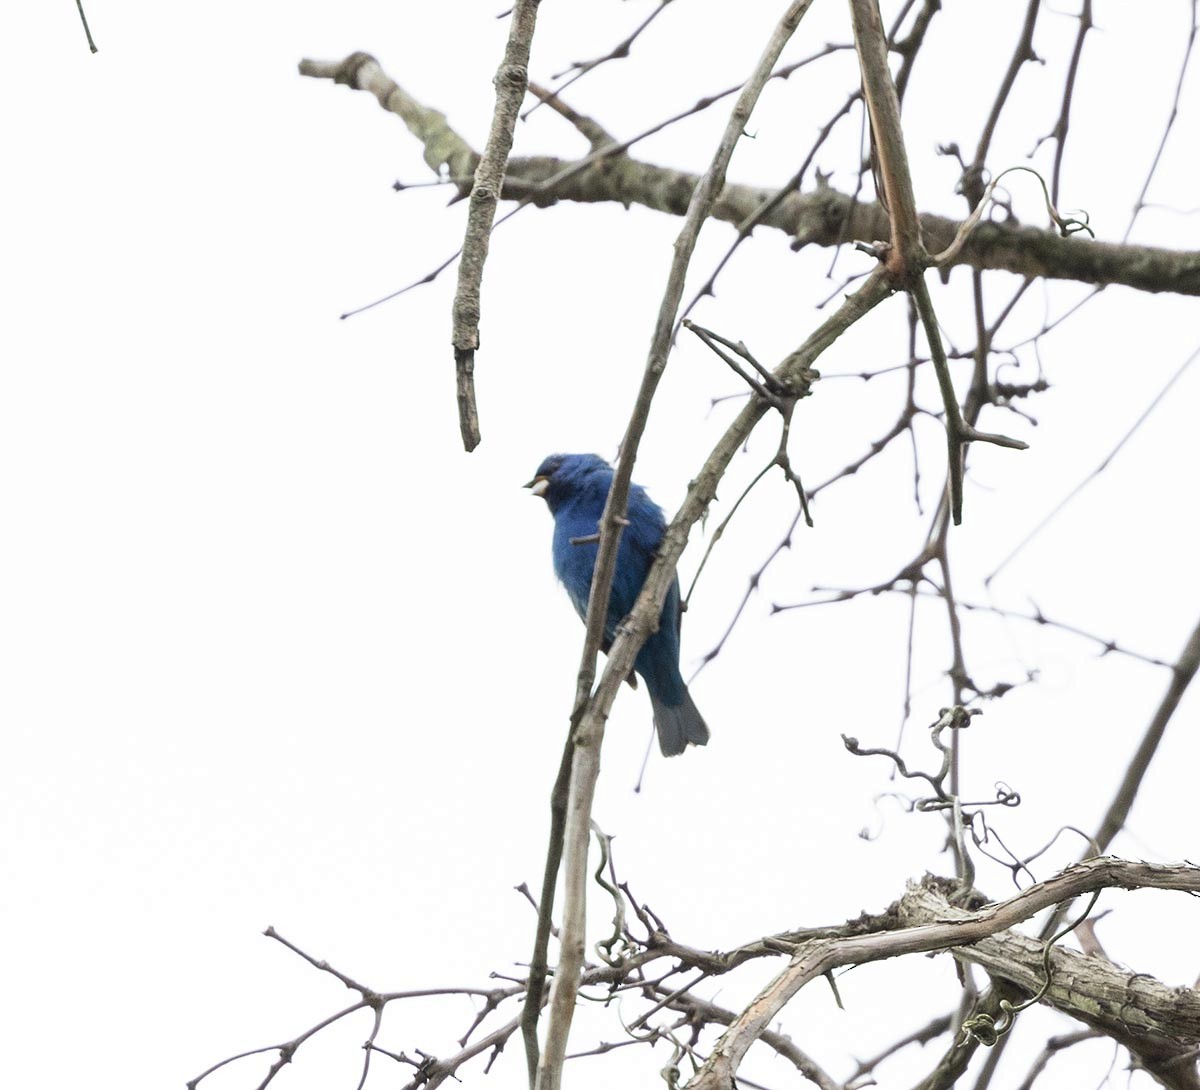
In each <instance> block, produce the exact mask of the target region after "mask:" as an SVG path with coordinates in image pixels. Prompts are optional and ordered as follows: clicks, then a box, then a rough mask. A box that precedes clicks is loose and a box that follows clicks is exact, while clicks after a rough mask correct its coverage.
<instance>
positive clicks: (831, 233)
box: [300, 53, 1200, 295]
mask: <svg viewBox="0 0 1200 1090" xmlns="http://www.w3.org/2000/svg"><path fill="white" fill-rule="evenodd" d="M300 73H301V75H306V76H312V77H316V78H323V79H332V80H334V81H335V82H337V83H344V84H347V85H348V86H351V87H354V88H356V89H359V90H366V91H370V92H371V93H372V94H374V95H375V97H376V98H377V99H378V100H379V102H380V105H381V106H382V107H383V108H384V109H386V110H388V111H389V112H391V113H395V114H397V116H399V117H401V119H402V120H404V122H405V124H406V125H408V127H409V129H410V131H412V132H413V134H414V135H415V136H416V137H417V138H418V139H419V140H421V142H422V144H423V145H424V148H425V159H426V162H430V163H431V165H432V166H433V168H434V169H435V170H437V169H439V167H440V166H441V164H443V163H444V164H446V166H447V168H448V169H449V172H450V176H451V177H452V178H460V177H465V176H470V174H471V172H472V171H473V170H474V164H475V163H476V162H478V155H477V153H475V152H474V151H472V149H471V148H470V147H469V146H468V145H466V143H465V142H463V141H462V138H461V137H460V136H458V134H457V133H455V132H454V130H453V129H451V128H450V127H449V126H448V125H447V124H446V119H445V116H444V115H443V114H441V113H439V112H438V111H437V110H433V109H431V108H429V107H427V106H423V105H421V104H420V103H417V102H416V100H415V99H413V98H412V97H411V96H410V95H408V94H407V93H406V92H405V91H403V90H402V89H401V88H400V87H398V86H397V85H396V84H395V82H394V81H392V80H391V79H390V78H389V77H387V76H386V75H384V73H383V72H382V70H381V69H380V68H379V65H378V64H377V63H376V62H375V61H374V59H373V58H371V57H370V56H369V55H367V54H365V53H355V54H352V55H351V56H350V57H348V58H346V60H344V61H311V60H305V61H302V62H301V64H300ZM588 158H589V159H591V162H590V163H588V165H586V166H583V163H584V160H569V159H561V158H557V157H554V156H535V157H528V158H521V157H517V158H514V159H510V160H509V163H508V171H507V173H506V175H505V179H504V185H503V187H502V190H501V197H502V198H503V199H505V200H528V201H530V202H531V203H534V204H539V205H550V204H554V203H556V202H557V201H575V202H579V203H588V204H594V203H619V204H622V205H625V206H629V205H631V204H637V205H641V206H642V207H645V208H651V209H654V210H655V211H659V212H669V213H671V214H672V215H677V216H682V215H683V214H684V213H685V212H686V211H687V207H688V203H689V201H690V200H691V195H692V191H693V190H694V189H695V188H696V184H697V182H698V180H699V178H698V176H697V175H696V174H692V173H689V172H688V171H682V170H672V169H669V168H667V167H660V166H656V165H654V164H652V163H645V162H641V161H639V160H637V159H633V158H631V157H629V156H627V155H623V154H619V153H607V152H605V151H603V150H602V151H601V152H600V153H596V154H595V155H594V156H589V157H588ZM577 167H579V168H581V169H578V170H577V171H575V170H574V168H577ZM568 171H574V172H573V173H571V174H570V176H569V177H565V178H562V179H561V180H559V181H556V182H555V183H554V185H553V186H552V187H549V188H547V185H546V184H547V183H548V182H550V181H551V180H552V179H556V178H558V177H559V176H561V175H563V174H564V173H565V172H568ZM774 191H775V187H774V186H771V187H762V186H753V185H739V184H734V183H731V184H727V185H726V186H725V188H724V190H722V192H721V194H720V196H719V197H718V198H717V200H716V203H715V204H714V205H713V210H712V216H713V218H714V219H718V220H722V221H724V222H726V223H732V224H734V225H737V224H740V223H743V222H745V221H746V220H747V219H748V218H749V217H751V216H753V215H754V214H755V212H756V211H758V210H759V209H760V208H761V206H762V205H763V203H764V202H765V201H766V200H767V199H768V198H769V197H770V196H771V194H772V193H774ZM761 223H762V224H763V225H764V226H766V227H770V228H774V229H775V230H780V231H784V232H786V233H787V234H788V235H789V236H790V237H791V238H792V239H793V246H794V247H795V248H796V249H800V248H801V247H803V246H810V245H811V246H823V247H832V246H839V245H841V244H843V243H846V242H853V241H855V240H857V239H868V240H870V239H882V238H888V237H890V223H889V219H888V214H887V211H886V210H885V209H884V208H883V206H882V205H880V204H878V203H872V202H865V203H864V202H860V201H856V200H854V199H853V198H852V197H851V196H850V195H849V194H846V193H841V192H839V191H838V190H836V189H833V188H831V187H829V186H828V185H819V186H818V187H817V188H816V189H815V190H813V191H810V192H808V193H790V194H788V195H787V196H786V197H784V198H783V200H781V201H780V202H779V203H778V204H777V205H776V206H775V207H773V208H772V209H771V210H770V211H769V212H768V213H766V214H765V215H764V216H763V217H762V220H761ZM959 227H960V221H959V220H956V219H952V218H951V217H949V216H941V215H935V214H933V213H922V214H921V215H920V229H921V234H922V237H923V238H924V240H925V245H926V246H927V247H928V248H929V250H930V251H931V252H934V253H939V252H941V251H942V250H945V249H947V248H948V247H949V246H950V245H951V243H953V241H954V238H955V235H956V234H957V233H958V229H959ZM953 264H954V265H966V266H969V267H971V268H975V269H984V270H987V269H996V270H1003V271H1005V272H1011V273H1015V274H1016V275H1018V276H1025V277H1033V278H1036V277H1043V278H1046V279H1051V280H1074V281H1077V282H1079V283H1084V284H1120V285H1123V286H1125V287H1129V288H1134V289H1136V290H1138V291H1148V292H1173V293H1176V294H1179V295H1200V252H1197V251H1186V250H1164V249H1161V248H1156V247H1152V246H1131V245H1125V244H1122V243H1116V242H1096V241H1092V240H1088V239H1082V238H1077V237H1072V238H1062V237H1061V236H1059V235H1058V234H1057V233H1056V232H1055V231H1047V230H1044V229H1042V228H1038V227H1027V226H1023V225H1021V224H1019V223H1017V222H1016V221H1015V220H1008V221H1006V222H1003V223H991V222H989V223H981V224H980V225H979V226H978V227H977V228H976V229H975V231H974V232H972V234H971V237H970V239H969V240H968V241H967V243H966V245H965V246H963V248H962V250H961V251H960V252H959V253H958V254H957V256H956V257H955V259H954V262H953Z"/></svg>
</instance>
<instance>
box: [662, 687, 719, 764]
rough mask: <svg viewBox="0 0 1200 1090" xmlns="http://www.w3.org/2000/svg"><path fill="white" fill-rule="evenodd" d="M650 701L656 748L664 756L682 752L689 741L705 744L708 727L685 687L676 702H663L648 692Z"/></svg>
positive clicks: (699, 744) (698, 744)
mask: <svg viewBox="0 0 1200 1090" xmlns="http://www.w3.org/2000/svg"><path fill="white" fill-rule="evenodd" d="M647 688H649V686H647ZM650 703H651V704H652V705H653V707H654V726H655V727H656V728H657V729H658V748H659V749H661V750H662V752H663V756H664V757H674V756H676V755H677V754H679V753H682V752H683V751H684V750H685V749H687V746H688V743H689V742H691V743H692V744H693V745H697V746H702V745H705V744H707V742H708V727H707V726H706V725H705V722H704V717H703V716H702V715H701V714H700V712H699V711H698V710H697V708H696V705H695V704H694V703H693V702H692V694H691V693H689V692H688V691H687V689H684V690H683V700H682V701H681V702H680V703H678V704H675V705H671V704H664V703H663V702H662V701H661V700H659V699H658V698H657V697H656V696H655V695H654V693H651V694H650Z"/></svg>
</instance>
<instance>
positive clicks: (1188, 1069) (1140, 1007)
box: [900, 883, 1200, 1090]
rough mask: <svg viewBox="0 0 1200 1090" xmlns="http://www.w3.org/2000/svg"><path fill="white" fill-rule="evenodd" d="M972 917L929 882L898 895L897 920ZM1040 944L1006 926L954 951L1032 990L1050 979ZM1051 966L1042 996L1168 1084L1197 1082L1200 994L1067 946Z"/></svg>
mask: <svg viewBox="0 0 1200 1090" xmlns="http://www.w3.org/2000/svg"><path fill="white" fill-rule="evenodd" d="M971 915H972V914H971V913H969V912H965V911H963V910H962V909H959V908H955V907H954V906H952V905H951V904H950V903H949V901H948V900H947V899H946V896H945V892H944V891H943V890H940V889H938V888H937V887H936V886H935V885H934V884H932V883H922V884H921V885H919V886H914V887H913V888H911V889H910V890H909V891H908V892H907V893H906V894H905V895H904V897H903V898H902V899H901V901H900V918H901V919H902V920H903V921H904V922H905V923H907V924H922V923H925V922H928V921H930V920H939V921H954V920H965V919H968V918H970V916H971ZM1043 949H1044V946H1043V943H1041V942H1039V941H1038V940H1036V939H1031V938H1028V937H1027V936H1025V935H1021V934H1018V933H1017V932H1014V931H1006V932H1002V933H999V934H995V935H992V936H990V937H988V938H984V939H981V940H980V941H978V942H976V943H973V944H972V945H970V946H961V947H957V948H956V949H955V950H954V956H955V957H956V958H958V959H959V960H960V961H967V962H971V963H972V964H975V965H980V966H982V967H983V968H984V969H986V970H987V971H988V973H990V974H991V975H992V976H994V977H1000V978H1001V979H1003V980H1007V981H1010V982H1011V983H1013V984H1015V985H1017V986H1018V987H1019V988H1021V990H1022V991H1024V992H1026V993H1028V994H1033V993H1035V992H1037V991H1038V990H1039V989H1040V988H1041V986H1042V982H1043V980H1044V979H1045V972H1044V970H1043V967H1042V962H1043ZM1050 964H1051V975H1050V987H1049V988H1048V989H1047V991H1046V994H1045V996H1043V998H1042V1002H1044V1003H1046V1004H1047V1005H1049V1006H1051V1007H1054V1008H1055V1009H1056V1010H1059V1011H1062V1012H1063V1013H1064V1014H1069V1015H1070V1016H1071V1017H1072V1018H1077V1019H1079V1020H1080V1021H1081V1022H1085V1023H1086V1024H1087V1025H1089V1026H1091V1027H1092V1028H1094V1029H1097V1030H1099V1031H1100V1032H1102V1033H1103V1034H1104V1035H1105V1036H1107V1037H1111V1038H1112V1039H1113V1040H1115V1041H1119V1042H1120V1043H1121V1044H1123V1045H1124V1046H1125V1047H1126V1048H1128V1049H1129V1050H1130V1052H1132V1053H1133V1054H1134V1056H1136V1057H1137V1058H1138V1060H1139V1061H1140V1062H1141V1064H1142V1065H1143V1066H1144V1067H1145V1068H1146V1070H1148V1071H1150V1072H1151V1074H1154V1075H1155V1076H1156V1077H1157V1078H1159V1080H1160V1081H1161V1082H1163V1083H1164V1084H1165V1085H1167V1086H1172V1087H1177V1088H1180V1090H1183V1088H1186V1090H1197V1088H1198V1087H1200V1081H1198V1080H1197V1076H1196V1065H1195V1060H1194V1058H1193V1060H1192V1062H1191V1063H1190V1064H1189V1063H1182V1062H1179V1061H1180V1058H1181V1057H1185V1056H1187V1054H1188V1053H1189V1052H1191V1051H1193V1050H1194V1049H1195V1047H1196V1043H1197V1042H1200V992H1198V991H1196V990H1195V989H1194V988H1172V987H1169V986H1168V985H1166V984H1162V983H1160V982H1159V981H1157V980H1155V979H1154V978H1153V977H1150V976H1147V975H1146V974H1145V973H1133V972H1129V971H1127V970H1124V969H1121V968H1118V967H1117V966H1116V965H1114V964H1113V963H1112V962H1110V961H1107V960H1105V959H1104V958H1102V957H1091V956H1088V955H1085V954H1081V953H1079V952H1078V951H1075V950H1071V949H1068V948H1065V947H1057V946H1056V947H1055V948H1054V950H1053V952H1052V953H1051V957H1050Z"/></svg>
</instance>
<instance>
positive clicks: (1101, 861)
mask: <svg viewBox="0 0 1200 1090" xmlns="http://www.w3.org/2000/svg"><path fill="white" fill-rule="evenodd" d="M1114 887H1115V888H1122V889H1138V888H1144V889H1176V890H1183V891H1190V892H1193V893H1200V867H1196V866H1192V865H1190V864H1178V865H1174V866H1159V865H1155V864H1150V863H1134V862H1127V861H1125V860H1120V859H1112V858H1108V857H1103V858H1098V859H1091V860H1088V861H1087V862H1086V863H1078V864H1076V865H1075V866H1072V867H1068V868H1067V869H1066V870H1064V871H1062V872H1061V873H1060V874H1057V875H1055V876H1054V877H1053V878H1050V879H1047V880H1046V881H1045V882H1039V883H1038V884H1037V885H1035V886H1030V887H1029V888H1028V889H1026V890H1023V891H1022V892H1021V893H1019V894H1017V895H1016V896H1015V897H1012V898H1010V899H1009V900H1007V901H1002V902H1000V903H999V904H993V905H987V906H984V907H983V908H980V909H978V910H977V911H975V912H964V913H961V914H959V913H954V914H953V915H951V914H948V913H947V914H942V915H939V916H938V917H937V919H936V922H930V923H918V924H916V925H915V926H910V927H905V928H902V929H901V930H898V931H890V932H882V933H879V932H877V933H874V934H869V935H857V936H848V937H844V938H828V939H814V940H811V941H809V942H805V943H802V944H801V945H800V947H799V949H798V950H797V951H796V954H795V956H794V957H793V958H792V961H791V963H790V964H789V965H788V967H787V968H786V969H784V970H783V972H782V973H780V974H779V975H778V976H777V977H776V978H775V979H774V980H773V981H771V983H770V984H768V985H767V986H766V987H765V988H764V989H763V990H762V991H761V992H759V994H758V996H757V997H756V998H755V999H754V1000H753V1001H752V1002H751V1003H750V1004H749V1005H748V1006H747V1007H746V1008H745V1009H744V1010H743V1011H742V1013H741V1014H740V1015H739V1016H738V1019H737V1021H736V1022H735V1023H734V1024H733V1025H732V1026H730V1028H729V1029H728V1030H727V1031H726V1033H725V1034H724V1035H723V1036H722V1037H721V1040H720V1041H719V1042H718V1044H717V1046H716V1048H714V1049H713V1051H712V1053H711V1055H710V1056H709V1059H708V1061H707V1062H706V1063H705V1065H704V1067H703V1068H702V1069H701V1071H700V1072H699V1074H697V1075H696V1077H695V1078H694V1079H693V1080H692V1081H691V1082H689V1083H688V1088H689V1090H730V1087H732V1086H733V1080H734V1077H735V1076H736V1074H737V1069H738V1066H739V1065H740V1064H741V1062H742V1059H743V1057H744V1056H745V1055H746V1052H747V1050H748V1049H749V1048H750V1046H751V1045H752V1044H753V1043H754V1041H755V1040H756V1039H757V1038H758V1037H759V1035H760V1034H761V1033H762V1032H763V1030H765V1029H766V1028H767V1027H768V1026H769V1025H771V1023H772V1022H773V1021H774V1020H775V1018H776V1017H777V1016H778V1014H779V1012H780V1011H781V1010H782V1009H783V1008H784V1006H786V1005H787V1003H788V1002H789V1001H790V1000H791V999H792V997H793V996H795V994H796V993H797V992H798V991H800V989H801V988H803V987H804V985H805V984H807V983H809V982H810V981H811V980H813V979H815V978H818V977H821V976H823V975H824V974H826V973H828V972H830V971H832V970H833V969H837V968H840V967H842V966H845V965H864V964H866V963H868V962H871V961H881V960H883V959H885V958H892V957H898V956H900V955H902V954H917V953H928V952H929V951H932V950H949V949H952V948H954V947H962V946H968V945H970V944H972V943H977V942H979V941H980V940H981V939H985V938H988V937H989V936H991V935H995V934H998V933H999V932H1001V931H1005V930H1007V929H1009V928H1011V927H1014V926H1016V925H1017V924H1019V923H1021V922H1022V921H1023V920H1027V919H1028V918H1029V917H1030V916H1032V915H1034V914H1035V913H1037V912H1040V911H1041V910H1043V909H1045V908H1050V907H1051V906H1054V905H1057V904H1060V903H1061V902H1063V901H1066V900H1069V899H1070V898H1073V897H1078V896H1079V895H1080V894H1083V893H1092V892H1095V891H1096V890H1099V889H1108V888H1114ZM1039 949H1040V945H1039Z"/></svg>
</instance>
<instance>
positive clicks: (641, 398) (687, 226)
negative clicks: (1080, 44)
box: [536, 0, 812, 1090]
mask: <svg viewBox="0 0 1200 1090" xmlns="http://www.w3.org/2000/svg"><path fill="white" fill-rule="evenodd" d="M811 4H812V0H793V2H792V3H791V4H789V5H788V8H787V10H786V11H785V12H784V14H783V17H782V18H781V19H780V20H779V23H778V24H777V26H776V28H775V30H774V32H773V33H772V35H771V39H770V41H769V42H768V43H767V46H766V48H765V49H764V50H763V53H762V56H761V57H760V58H759V60H758V63H757V64H756V66H755V68H754V71H753V72H752V73H751V75H750V78H749V79H748V80H747V81H746V85H745V86H744V87H743V88H742V92H741V94H740V95H739V96H738V99H737V103H736V104H735V105H734V108H733V111H732V113H731V114H730V117H729V121H728V123H727V124H726V126H725V131H724V133H723V134H722V137H721V141H720V143H719V144H718V146H717V149H716V152H715V153H714V155H713V158H712V162H711V164H710V165H709V168H708V170H707V171H706V172H705V174H704V176H703V177H702V178H701V179H700V182H699V184H698V185H697V186H696V187H695V189H694V190H693V192H692V194H691V199H690V202H689V205H688V211H687V215H686V217H685V218H684V223H683V227H682V229H681V230H680V232H679V237H678V238H677V239H676V241H675V256H674V259H673V260H672V262H671V269H670V272H669V273H668V276H667V284H666V288H665V290H664V292H663V300H662V303H661V304H660V306H659V311H658V318H657V320H656V322H655V327H654V335H653V337H652V338H651V342H650V350H649V353H648V356H647V360H646V369H645V371H644V373H643V376H642V384H641V388H640V389H639V390H638V394H637V398H636V400H635V402H634V407H633V412H632V413H631V415H630V419H629V425H628V427H627V428H626V431H625V437H624V439H623V440H622V442H621V458H620V462H619V463H618V465H617V468H616V472H615V473H614V474H613V483H612V488H611V489H610V491H609V494H608V499H607V501H606V503H605V506H604V513H603V514H602V515H601V517H600V525H599V531H600V547H599V549H598V550H597V555H596V562H595V567H594V570H593V574H592V587H591V595H590V597H589V600H588V614H587V637H586V639H585V641H584V648H583V657H582V660H581V663H580V668H579V682H578V685H577V688H576V698H575V711H574V713H573V714H572V722H573V725H574V744H575V751H574V756H573V758H572V765H571V781H570V790H569V794H568V801H567V819H566V829H565V831H564V836H563V857H564V863H563V866H564V869H565V881H564V904H563V922H562V934H561V936H560V942H559V947H560V949H559V963H558V970H557V972H556V973H555V976H554V986H553V989H552V990H551V993H550V1015H549V1019H550V1020H549V1027H548V1029H547V1031H546V1045H545V1048H544V1049H543V1052H542V1057H541V1062H540V1065H539V1067H538V1077H537V1084H536V1086H537V1090H558V1087H559V1086H560V1084H561V1079H562V1065H563V1061H564V1059H565V1058H566V1050H567V1037H568V1035H569V1033H570V1028H571V1021H572V1018H573V1016H574V1010H575V997H576V994H577V991H578V987H579V974H580V970H581V969H582V966H583V954H584V941H585V939H584V932H585V923H586V897H587V894H586V889H587V851H588V840H589V833H590V821H591V811H592V798H593V795H594V793H595V788H596V781H597V779H598V778H599V775H600V746H601V743H602V742H603V739H604V724H605V721H606V719H607V717H608V711H609V709H610V708H611V707H612V703H613V701H614V700H615V699H616V690H617V686H619V684H620V682H621V681H623V680H624V678H625V677H626V676H627V675H628V674H629V671H630V668H631V667H632V665H633V657H634V655H636V653H637V651H638V650H639V649H640V648H641V646H642V644H643V643H645V641H646V638H647V637H648V636H649V634H650V632H651V631H652V630H653V628H654V627H655V625H656V624H657V620H658V613H659V611H660V610H661V608H662V598H661V597H660V598H659V600H658V603H657V608H656V609H655V612H654V615H653V617H652V618H649V617H647V618H644V620H642V623H641V624H640V625H638V626H636V627H635V626H631V625H630V620H631V618H627V619H626V620H625V621H624V622H622V625H621V628H620V629H618V635H617V638H616V640H614V643H613V647H612V648H611V649H610V651H609V655H610V657H609V660H608V665H607V668H606V670H605V673H604V676H603V678H602V679H601V683H600V686H599V688H598V689H597V690H596V692H595V693H592V682H593V678H594V677H595V662H596V655H597V653H598V652H599V650H600V644H601V641H602V639H603V636H604V623H605V620H606V617H607V614H608V601H609V596H610V594H611V591H612V581H613V574H614V572H615V570H616V560H617V547H618V545H619V544H620V539H621V529H622V523H623V521H624V514H625V505H626V502H627V500H628V496H629V485H630V478H631V475H632V473H633V465H634V462H635V461H636V459H637V450H638V444H639V443H640V441H641V437H642V433H643V432H644V431H645V428H646V423H647V421H648V419H649V416H650V406H651V402H652V401H653V398H654V394H655V391H656V390H657V389H658V383H659V380H660V379H661V377H662V374H663V371H664V370H665V369H666V366H667V356H668V353H669V352H670V347H671V342H672V340H673V338H674V334H675V325H676V316H677V315H678V312H679V304H680V302H681V300H682V297H683V287H684V281H685V279H686V276H687V268H688V264H689V263H690V261H691V256H692V253H693V251H694V250H695V246H696V240H697V238H698V237H699V235H700V229H701V228H702V227H703V226H704V222H705V220H707V219H708V217H709V213H710V212H711V210H712V207H713V204H714V202H715V201H716V199H717V196H718V195H719V193H720V192H721V189H722V187H723V186H724V184H725V171H726V169H727V167H728V165H729V160H730V159H731V157H732V156H733V149H734V147H735V146H736V145H737V142H738V140H739V139H740V138H741V136H742V133H743V132H744V131H745V126H746V123H747V121H748V120H749V118H750V114H751V113H752V111H753V109H754V106H755V104H756V103H757V101H758V98H759V95H760V94H761V93H762V89H763V87H764V86H765V85H766V82H767V80H768V79H769V78H770V75H771V70H772V68H773V67H774V65H775V62H776V61H777V60H778V59H779V54H780V53H781V52H782V51H783V47H784V46H785V45H787V43H788V41H789V40H790V39H791V37H792V34H793V33H795V30H796V27H797V26H799V24H800V20H801V19H802V18H803V17H804V15H805V13H806V12H807V11H808V9H809V7H810V6H811ZM672 570H673V568H672ZM647 583H649V579H647ZM662 594H663V596H664V597H665V594H666V585H665V584H664V586H663V588H662ZM645 598H646V593H645V590H643V592H642V595H641V597H640V598H639V602H641V601H643V600H644V599H645ZM634 612H635V614H636V613H637V610H636V607H635V610H634ZM623 634H624V635H625V636H626V637H627V638H626V640H625V643H626V647H627V650H626V655H628V658H629V662H628V664H627V665H626V666H625V667H624V668H623V669H622V670H621V673H620V677H619V679H618V681H617V683H616V685H614V684H613V683H612V678H613V677H614V667H615V666H616V665H617V663H618V662H619V661H620V659H621V656H620V655H618V654H616V650H617V644H618V643H619V642H621V637H622V635H623Z"/></svg>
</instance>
